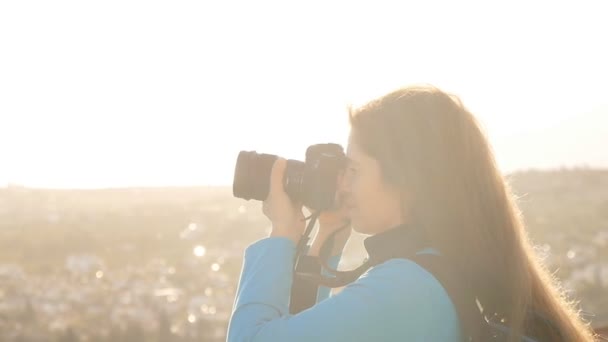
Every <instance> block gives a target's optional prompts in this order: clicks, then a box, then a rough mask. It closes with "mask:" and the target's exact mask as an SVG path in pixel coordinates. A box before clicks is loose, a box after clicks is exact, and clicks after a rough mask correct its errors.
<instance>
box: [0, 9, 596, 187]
mask: <svg viewBox="0 0 608 342" xmlns="http://www.w3.org/2000/svg"><path fill="white" fill-rule="evenodd" d="M567 3H568V4H567V5H566V4H558V3H557V2H555V1H546V2H541V1H534V2H532V1H516V2H514V1H509V2H502V3H500V6H499V5H496V4H495V3H492V2H489V1H479V2H471V1H446V2H445V3H441V2H433V1H411V2H404V1H394V2H393V3H387V2H381V1H360V2H355V1H343V2H339V1H325V0H323V1H300V2H288V1H245V0H243V1H131V0H120V1H82V0H78V1H26V0H21V1H3V2H0V185H2V184H7V183H16V184H24V185H27V186H41V187H67V188H71V187H87V188H91V187H93V188H94V187H108V186H111V187H114V186H142V185H143V186H146V185H149V186H156V185H203V184H231V182H232V177H233V172H234V164H235V160H236V156H237V154H238V151H239V150H257V151H260V152H268V153H275V154H280V155H283V156H285V157H288V158H303V155H304V151H305V149H306V146H308V145H310V144H313V143H319V142H329V141H332V142H339V143H345V142H346V137H347V134H348V124H347V114H346V107H347V105H348V104H351V103H352V104H360V103H364V102H365V101H367V100H370V99H372V98H374V97H376V96H380V95H383V94H384V93H386V92H388V91H391V90H393V89H395V88H397V87H399V86H402V85H408V84H413V83H431V84H434V85H436V86H439V87H440V88H442V89H444V90H446V91H449V92H452V93H455V94H457V95H459V96H460V97H461V98H462V100H463V101H464V103H465V105H466V106H468V107H469V108H470V109H471V110H472V111H473V112H474V113H475V115H476V116H477V117H478V118H479V119H480V120H481V122H482V123H483V124H484V126H485V127H486V130H487V131H488V133H489V135H490V140H491V143H492V144H493V146H494V149H495V151H496V154H497V158H498V161H499V164H500V167H501V169H502V170H503V171H505V172H509V171H512V170H515V169H521V168H530V167H539V168H547V167H559V166H560V165H577V164H583V163H586V164H588V165H591V166H608V152H606V150H607V149H606V147H607V146H608V96H607V95H608V62H607V61H608V48H607V44H606V41H607V39H608V38H607V37H606V36H607V34H608V20H607V17H606V13H608V11H607V7H608V3H606V2H605V1H595V2H585V1H576V2H574V1H570V2H567Z"/></svg>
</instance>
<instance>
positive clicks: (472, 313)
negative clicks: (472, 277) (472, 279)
mask: <svg viewBox="0 0 608 342" xmlns="http://www.w3.org/2000/svg"><path fill="white" fill-rule="evenodd" d="M411 260H412V261H414V262H415V263H417V264H418V265H420V266H421V267H423V268H424V269H426V270H427V271H428V272H430V273H432V274H433V276H434V277H435V278H436V279H437V280H438V281H439V283H441V285H442V286H443V288H444V289H445V291H446V292H447V294H448V296H449V297H450V299H451V300H452V302H453V303H454V307H455V308H456V312H457V314H458V318H459V320H460V330H461V332H462V336H464V337H465V338H464V340H465V341H473V342H478V341H486V340H487V338H488V336H485V327H487V322H486V320H485V318H484V317H483V315H482V313H481V311H480V310H479V307H478V306H477V301H476V298H475V296H474V294H473V293H472V292H471V289H470V288H467V286H466V284H465V282H464V281H462V279H461V277H460V276H459V274H457V272H456V270H454V269H451V268H448V267H446V265H445V263H442V257H441V256H440V255H436V254H430V253H420V254H415V255H413V256H411Z"/></svg>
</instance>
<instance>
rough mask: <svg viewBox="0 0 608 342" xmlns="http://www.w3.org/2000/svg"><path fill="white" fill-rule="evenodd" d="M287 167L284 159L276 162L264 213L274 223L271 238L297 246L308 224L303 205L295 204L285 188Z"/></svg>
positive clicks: (264, 203) (263, 205) (263, 209)
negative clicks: (284, 180) (284, 176)
mask: <svg viewBox="0 0 608 342" xmlns="http://www.w3.org/2000/svg"><path fill="white" fill-rule="evenodd" d="M286 166H287V161H286V160H285V159H283V158H277V160H276V161H275V162H274V164H273V166H272V171H271V175H270V191H269V192H268V197H267V198H266V200H265V201H264V202H263V203H262V212H263V213H264V215H265V216H266V217H268V219H269V220H270V222H272V231H271V233H270V236H283V237H287V238H289V239H291V240H292V241H294V242H295V243H296V245H297V243H298V241H299V240H300V237H301V236H302V234H304V229H305V227H306V222H305V221H304V213H302V204H300V203H293V202H292V200H291V199H290V198H289V196H288V195H287V193H286V192H285V189H284V188H283V175H284V174H285V167H286Z"/></svg>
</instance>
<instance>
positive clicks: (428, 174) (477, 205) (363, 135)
mask: <svg viewBox="0 0 608 342" xmlns="http://www.w3.org/2000/svg"><path fill="white" fill-rule="evenodd" d="M350 123H351V129H352V132H351V133H352V134H353V137H354V139H355V141H356V143H357V144H358V146H360V147H361V148H362V149H363V150H364V151H365V152H366V153H367V154H369V155H370V156H371V157H373V158H375V159H376V160H377V161H378V162H379V164H380V166H381V169H382V171H383V175H384V177H385V179H386V180H387V181H388V182H389V183H390V184H392V185H393V186H396V187H398V188H399V189H400V191H401V193H402V199H403V201H402V202H403V215H404V221H406V222H409V223H411V224H412V225H413V226H414V227H417V229H423V230H424V233H425V235H426V236H427V237H428V238H429V239H430V241H432V243H433V245H434V247H436V248H437V249H439V250H440V251H441V253H442V254H443V255H445V256H446V257H448V258H449V259H448V260H451V261H452V262H453V263H454V265H457V267H458V268H459V269H460V271H461V272H462V275H463V277H466V279H467V281H469V282H470V286H471V287H472V288H473V289H474V291H475V293H476V294H477V298H478V300H479V303H480V305H481V306H482V307H483V311H484V314H486V313H496V314H497V315H498V314H500V317H502V319H503V322H504V324H507V325H508V326H510V328H511V329H512V332H513V333H514V334H513V335H511V336H512V337H511V341H515V340H517V336H520V334H522V333H523V332H525V331H530V330H533V329H534V327H530V326H526V323H525V322H526V318H527V315H528V313H529V312H530V311H535V312H538V313H540V314H542V315H544V316H545V317H546V318H547V319H549V320H550V321H552V322H553V323H554V324H555V326H556V327H557V329H558V330H559V333H560V334H561V335H562V336H563V337H564V339H565V340H566V341H594V338H595V337H594V335H593V333H592V330H591V329H590V327H589V323H588V322H584V321H583V320H582V318H581V317H579V312H578V311H577V310H576V309H575V303H574V302H572V301H569V300H568V299H567V297H566V295H565V294H564V292H563V289H562V288H561V287H560V285H559V282H558V280H557V279H556V278H555V277H554V276H552V275H551V273H549V271H548V270H547V269H546V267H545V266H544V265H543V263H542V261H541V260H540V259H539V258H538V257H537V255H536V254H535V252H534V250H533V248H532V244H531V242H530V240H529V238H528V236H527V234H526V230H525V226H524V221H523V218H522V215H521V211H520V210H519V208H518V206H517V204H516V198H515V196H514V194H513V193H512V190H511V188H510V185H509V183H508V180H507V178H505V177H503V175H502V174H501V173H500V171H499V169H498V167H497V165H496V161H495V158H494V153H493V151H492V149H491V146H490V144H489V143H488V140H487V138H486V135H485V133H484V131H483V129H482V126H481V125H480V124H479V122H478V121H477V120H476V119H475V117H474V116H473V115H472V114H471V113H470V112H469V111H468V110H467V109H466V108H465V107H464V106H463V104H462V103H461V101H460V99H458V98H457V97H456V96H453V95H450V94H447V93H445V92H443V91H441V90H439V89H437V88H435V87H432V86H416V87H407V88H402V89H399V90H397V91H394V92H392V93H389V94H387V95H385V96H383V97H381V98H379V99H376V100H374V101H372V102H370V103H368V104H366V105H364V106H362V107H360V108H357V109H351V110H350ZM547 334H549V335H550V334H551V333H550V332H546V333H545V335H547ZM546 337H547V338H550V339H551V340H554V338H556V336H555V335H553V336H551V335H550V336H546Z"/></svg>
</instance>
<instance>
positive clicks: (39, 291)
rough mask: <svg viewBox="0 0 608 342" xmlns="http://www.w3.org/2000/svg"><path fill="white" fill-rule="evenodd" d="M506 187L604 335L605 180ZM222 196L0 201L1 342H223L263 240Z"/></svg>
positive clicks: (263, 223)
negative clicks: (248, 255)
mask: <svg viewBox="0 0 608 342" xmlns="http://www.w3.org/2000/svg"><path fill="white" fill-rule="evenodd" d="M507 177H508V179H509V181H510V183H511V184H512V186H513V188H514V190H515V192H516V194H517V196H518V202H519V205H520V208H521V209H522V211H523V214H524V218H525V221H526V224H527V227H528V230H529V233H530V237H531V239H532V240H533V242H534V244H535V246H536V250H537V252H538V254H539V256H540V257H542V258H544V259H545V261H546V263H547V264H548V265H549V268H550V270H551V271H552V272H555V273H554V274H555V275H556V276H557V277H558V278H559V279H560V280H561V281H562V285H563V286H564V288H566V289H567V290H568V293H569V295H570V297H571V298H572V299H575V300H577V301H580V309H581V310H582V312H583V316H584V317H585V319H587V320H591V321H592V322H594V324H601V325H603V324H606V323H608V321H607V320H606V318H608V248H607V247H608V170H593V169H588V168H577V169H561V170H554V171H534V170H530V171H522V172H517V173H513V174H510V175H508V176H507ZM231 191H232V190H231V188H229V187H197V188H133V189H103V190H40V189H29V188H24V187H19V186H9V187H7V188H2V189H0V341H22V342H23V341H58V342H64V341H158V342H168V341H224V340H225V333H226V328H227V324H228V319H229V315H230V311H231V309H232V304H233V301H234V293H235V290H236V286H237V281H238V276H239V273H240V268H241V264H242V259H241V258H242V255H243V251H244V249H245V248H246V247H247V246H248V245H249V244H251V243H252V242H254V241H256V240H258V239H261V238H264V237H265V236H267V234H268V232H269V222H268V221H267V220H266V218H265V217H264V216H263V215H262V213H261V206H260V203H258V202H255V201H250V202H247V201H245V200H241V199H236V198H233V197H232V192H231ZM363 238H364V236H361V235H359V234H354V236H353V237H352V238H351V240H350V241H349V243H348V244H347V246H346V250H345V253H344V257H343V260H342V262H341V264H340V268H341V269H351V268H354V267H355V266H357V265H359V264H360V263H361V262H362V261H363V258H364V257H365V252H364V249H363V245H362V240H363ZM339 290H340V289H335V290H334V291H339Z"/></svg>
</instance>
